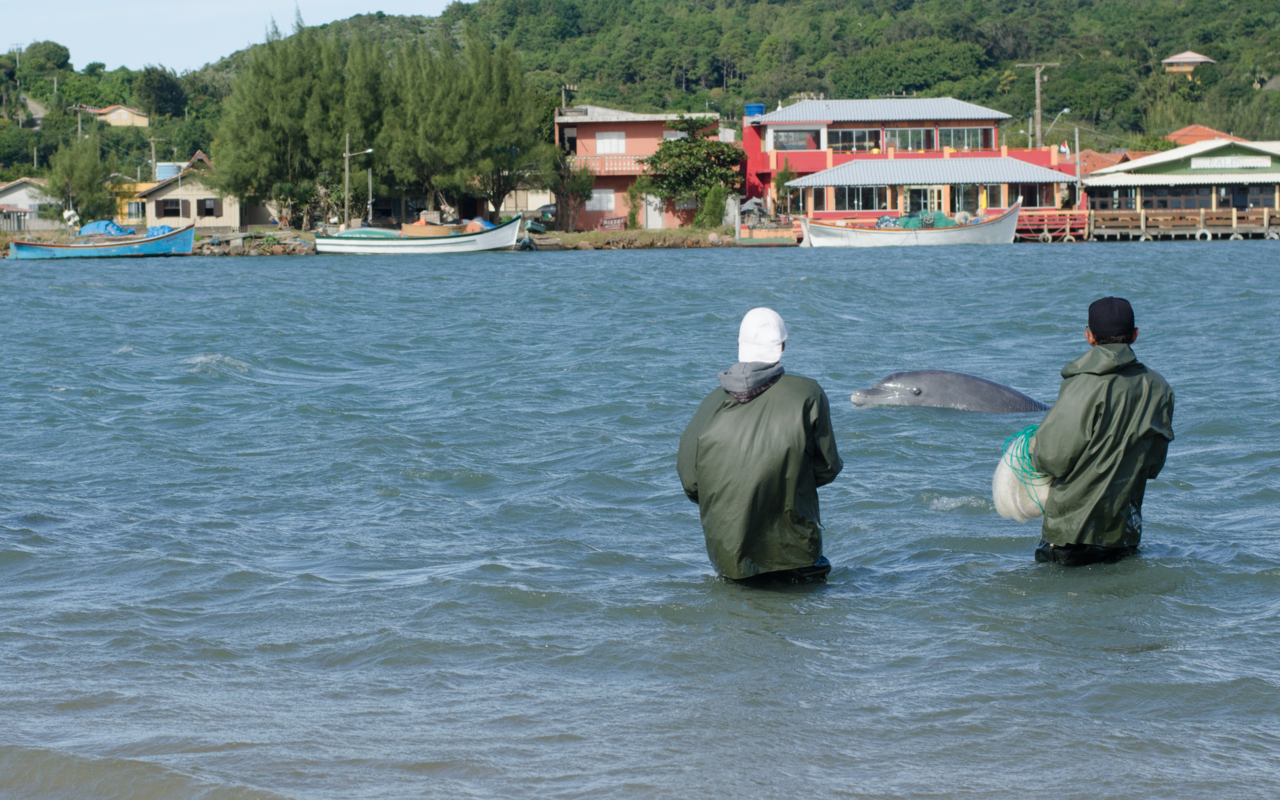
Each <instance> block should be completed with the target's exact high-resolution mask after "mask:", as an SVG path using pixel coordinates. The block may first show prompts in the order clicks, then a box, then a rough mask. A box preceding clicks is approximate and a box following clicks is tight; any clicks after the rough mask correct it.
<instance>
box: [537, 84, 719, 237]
mask: <svg viewBox="0 0 1280 800" xmlns="http://www.w3.org/2000/svg"><path fill="white" fill-rule="evenodd" d="M681 116H687V117H695V116H696V117H706V119H707V121H708V123H709V124H715V123H717V122H719V119H720V115H719V114H684V115H682V114H637V113H634V112H631V111H621V110H618V109H613V108H603V107H601V106H590V105H580V106H573V107H572V108H560V109H557V113H556V122H555V125H556V141H557V142H558V143H559V144H560V146H561V147H562V148H563V149H564V150H565V151H566V152H567V153H569V156H570V158H571V162H570V163H571V164H572V165H573V166H574V168H575V169H580V168H582V167H586V168H587V169H589V170H591V172H592V174H593V175H595V185H594V188H593V189H592V193H591V197H590V199H588V200H587V203H586V206H585V207H584V208H583V209H582V210H581V211H579V212H578V215H577V218H576V221H575V227H576V228H577V229H578V230H592V229H594V228H598V227H622V226H623V224H624V222H625V220H626V217H627V212H628V210H629V209H630V203H629V202H628V199H627V189H629V188H630V187H631V185H632V184H633V183H635V181H636V179H637V178H638V177H640V175H641V173H643V172H644V165H643V164H641V163H640V159H642V158H644V157H646V156H651V155H653V154H654V153H656V152H658V146H659V145H660V144H662V142H663V140H664V139H675V138H680V137H682V136H684V134H683V133H680V132H679V131H675V130H672V129H671V128H669V127H668V123H670V122H674V121H675V120H677V119H679V118H680V117H681ZM726 135H728V136H731V135H732V131H723V130H722V132H721V139H722V140H723V139H724V138H725V136H726ZM696 210H697V209H696V206H695V205H694V204H693V203H689V204H687V207H684V204H677V203H672V202H671V201H664V200H662V199H660V198H657V197H649V196H646V197H645V198H644V199H643V208H642V209H641V211H640V213H639V215H638V219H639V222H640V224H641V226H643V227H645V228H676V227H679V226H681V225H687V224H688V223H689V221H690V220H691V219H692V218H693V215H694V213H695V212H696Z"/></svg>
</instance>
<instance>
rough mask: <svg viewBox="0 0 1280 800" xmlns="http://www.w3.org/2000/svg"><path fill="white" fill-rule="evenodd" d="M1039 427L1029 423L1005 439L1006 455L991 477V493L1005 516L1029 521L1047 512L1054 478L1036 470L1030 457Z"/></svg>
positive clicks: (1020, 520) (1000, 511)
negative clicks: (1045, 508)
mask: <svg viewBox="0 0 1280 800" xmlns="http://www.w3.org/2000/svg"><path fill="white" fill-rule="evenodd" d="M1039 427H1040V426H1039V425H1028V426H1027V427H1025V428H1023V429H1022V430H1020V431H1018V432H1017V433H1015V434H1014V435H1012V436H1010V437H1009V438H1008V439H1005V440H1004V456H1003V457H1001V459H1000V464H999V466H997V467H996V474H995V475H993V476H992V477H991V497H992V499H993V500H995V504H996V512H997V513H998V514H999V515H1000V516H1002V517H1004V518H1005V519H1012V520H1017V521H1018V522H1026V521H1027V520H1030V519H1035V518H1036V517H1041V516H1044V503H1045V501H1046V500H1048V499H1049V483H1050V482H1051V481H1052V480H1053V479H1052V478H1051V477H1049V476H1048V475H1046V474H1044V473H1043V472H1040V471H1039V470H1037V469H1036V466H1035V461H1033V460H1032V458H1031V437H1032V436H1035V435H1036V430H1038V429H1039Z"/></svg>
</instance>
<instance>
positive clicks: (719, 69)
mask: <svg viewBox="0 0 1280 800" xmlns="http://www.w3.org/2000/svg"><path fill="white" fill-rule="evenodd" d="M433 22H437V23H443V24H444V25H445V26H446V27H447V29H449V30H455V31H456V30H457V29H458V28H459V27H460V26H461V25H462V24H463V23H466V22H475V23H478V24H479V25H480V27H481V28H482V29H483V30H484V31H485V32H486V33H488V34H489V35H491V36H493V37H495V38H499V39H506V40H508V41H510V42H511V43H512V44H514V46H515V47H516V50H517V52H519V53H520V55H521V56H522V58H523V59H524V63H525V66H526V69H527V71H528V76H529V80H530V83H531V84H532V85H533V86H534V87H535V88H537V89H540V90H543V91H547V92H554V93H558V92H559V88H560V86H561V84H563V83H568V84H576V85H577V86H578V87H579V91H578V92H577V94H576V98H577V99H578V100H579V101H582V102H594V103H599V104H604V105H613V106H617V107H622V108H629V109H635V110H650V109H684V110H692V109H703V108H713V109H717V110H719V111H721V112H722V113H725V114H728V115H737V114H740V113H741V108H742V104H743V103H744V102H764V103H767V104H769V107H770V108H772V107H774V106H775V105H776V104H777V102H778V101H779V100H782V101H783V102H786V101H787V99H788V98H790V97H791V96H792V95H795V94H799V93H803V92H813V93H824V94H826V95H827V96H828V97H842V98H858V97H875V96H879V95H883V94H888V93H890V92H899V93H901V92H919V93H920V94H922V95H952V96H955V97H961V98H964V99H967V100H972V101H974V102H978V103H982V104H985V105H990V106H993V107H996V108H999V109H1001V110H1003V111H1006V112H1008V113H1010V114H1014V115H1020V114H1025V113H1027V112H1029V111H1030V110H1031V109H1032V108H1033V107H1034V83H1033V79H1032V77H1031V71H1030V70H1025V69H1023V70H1019V69H1016V68H1015V67H1014V65H1015V64H1017V63H1021V62H1025V61H1032V60H1035V61H1058V62H1061V64H1062V67H1061V68H1059V69H1053V70H1049V71H1047V72H1046V74H1047V75H1048V77H1049V80H1048V82H1047V83H1046V84H1045V85H1044V91H1045V97H1044V104H1045V108H1046V109H1057V110H1060V109H1062V108H1064V107H1066V108H1070V109H1071V114H1070V117H1071V118H1073V119H1074V120H1076V121H1078V122H1081V123H1083V124H1086V125H1089V126H1092V127H1094V128H1098V129H1102V130H1105V131H1110V132H1112V133H1131V132H1138V131H1146V132H1149V133H1154V134H1159V133H1164V132H1167V131H1169V130H1171V129H1173V128H1176V127H1180V126H1182V125H1184V124H1187V123H1189V122H1193V121H1194V122H1202V123H1206V124H1210V125H1213V126H1215V127H1222V128H1229V129H1231V130H1234V131H1235V132H1236V133H1239V134H1241V135H1244V136H1248V137H1250V138H1272V139H1274V138H1280V92H1275V91H1266V90H1263V89H1261V88H1256V87H1263V86H1265V85H1266V83H1267V81H1268V80H1269V79H1270V78H1272V77H1273V76H1276V75H1280V0H1257V2H1242V1H1241V0H969V1H968V2H956V1H955V0H926V1H925V2H911V1H910V0H783V1H782V2H760V1H759V0H715V2H711V1H708V0H479V2H476V3H471V4H463V3H455V4H454V5H452V6H450V7H449V8H448V10H447V11H446V12H445V13H444V14H443V16H442V17H441V18H440V19H439V20H430V19H427V18H422V17H417V18H397V17H383V18H379V17H378V16H377V15H366V16H361V17H355V18H352V19H350V20H347V21H345V22H341V23H334V24H333V25H331V26H329V27H331V28H333V29H335V30H344V31H345V30H356V29H358V30H361V31H363V32H365V33H367V34H369V35H374V36H377V37H379V38H385V39H390V38H396V37H397V36H398V35H412V32H414V31H417V32H419V35H421V34H423V33H428V31H429V29H430V28H431V27H432V23H433ZM1188 49H1191V50H1195V51H1196V52H1199V53H1201V54H1203V55H1207V56H1209V57H1210V58H1213V59H1215V60H1217V61H1218V62H1219V63H1218V65H1217V66H1216V67H1208V68H1202V69H1199V70H1197V73H1196V78H1197V80H1196V81H1195V82H1190V81H1187V80H1186V79H1185V78H1181V79H1178V80H1174V79H1173V78H1172V77H1171V76H1168V75H1166V74H1165V73H1164V72H1163V70H1162V68H1161V65H1160V60H1161V59H1162V58H1166V57H1168V56H1170V55H1173V54H1175V53H1179V52H1182V51H1184V50H1188ZM1276 84H1280V80H1278V81H1273V82H1272V85H1273V86H1275V85H1276ZM1054 113H1056V111H1055V112H1054Z"/></svg>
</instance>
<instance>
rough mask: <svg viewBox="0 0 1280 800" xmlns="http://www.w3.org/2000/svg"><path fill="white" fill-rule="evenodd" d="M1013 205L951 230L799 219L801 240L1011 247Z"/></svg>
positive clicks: (832, 243) (861, 244)
mask: <svg viewBox="0 0 1280 800" xmlns="http://www.w3.org/2000/svg"><path fill="white" fill-rule="evenodd" d="M1021 210H1022V204H1021V203H1020V202H1019V203H1016V204H1014V206H1013V207H1012V208H1010V209H1009V210H1008V211H1006V212H1005V213H1003V214H1001V215H1000V216H998V217H995V218H994V219H990V220H987V221H986V222H979V223H978V224H976V225H957V226H956V227H954V228H921V229H913V230H904V229H902V228H846V227H843V226H840V225H832V224H829V223H824V222H814V221H812V220H807V219H806V220H803V225H804V233H805V239H807V240H808V241H809V243H810V246H812V247H916V246H929V245H949V244H1013V238H1014V234H1015V233H1016V232H1017V227H1018V212H1019V211H1021Z"/></svg>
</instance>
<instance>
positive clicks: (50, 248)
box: [9, 224, 196, 260]
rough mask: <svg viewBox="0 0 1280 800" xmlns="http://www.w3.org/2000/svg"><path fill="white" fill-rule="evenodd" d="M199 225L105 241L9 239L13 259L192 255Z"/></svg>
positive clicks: (10, 253) (10, 256)
mask: <svg viewBox="0 0 1280 800" xmlns="http://www.w3.org/2000/svg"><path fill="white" fill-rule="evenodd" d="M195 236H196V226H195V224H191V225H188V226H187V227H185V228H181V229H179V230H176V231H172V232H170V233H164V234H161V235H159V236H151V237H146V236H142V237H129V238H116V237H111V238H109V239H105V240H97V241H90V242H74V243H72V244H47V243H45V242H9V258H12V259H19V260H22V259H35V258H138V257H141V256H189V255H191V249H192V247H194V246H195Z"/></svg>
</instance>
